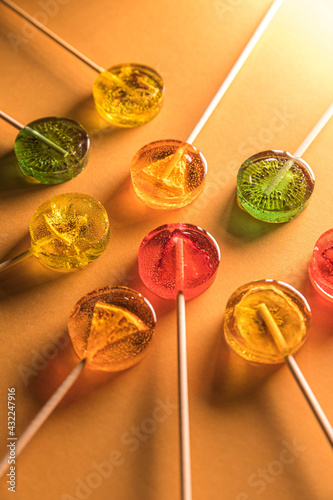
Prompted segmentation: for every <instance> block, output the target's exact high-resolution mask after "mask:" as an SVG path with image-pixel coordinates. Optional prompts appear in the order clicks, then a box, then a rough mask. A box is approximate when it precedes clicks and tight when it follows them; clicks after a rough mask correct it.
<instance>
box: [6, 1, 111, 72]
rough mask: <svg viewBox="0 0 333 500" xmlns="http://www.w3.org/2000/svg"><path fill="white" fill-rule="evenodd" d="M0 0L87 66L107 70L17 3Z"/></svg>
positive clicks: (97, 70) (100, 70) (98, 70)
mask: <svg viewBox="0 0 333 500" xmlns="http://www.w3.org/2000/svg"><path fill="white" fill-rule="evenodd" d="M0 1H1V3H3V4H4V5H6V6H7V7H9V9H11V10H13V11H14V12H16V14H18V15H19V16H21V17H23V19H25V20H26V21H28V23H30V24H32V25H33V26H35V28H37V29H39V30H40V31H42V32H43V33H45V35H47V36H48V37H50V38H52V40H54V41H55V42H57V43H58V44H59V45H61V46H62V47H63V48H64V49H66V50H68V52H71V54H73V55H74V56H75V57H77V58H78V59H80V60H81V61H82V62H84V63H85V64H87V66H89V67H90V68H92V69H93V70H95V71H96V72H97V73H102V72H103V71H105V69H104V68H102V67H101V66H99V65H98V64H96V63H95V62H94V61H92V60H91V59H89V58H88V57H87V56H85V55H84V54H82V52H79V51H78V50H77V49H75V48H74V47H72V45H70V44H69V43H67V42H66V41H65V40H63V39H62V38H61V37H60V36H58V35H56V34H55V33H53V31H51V30H50V29H48V28H47V27H46V26H44V25H43V24H42V23H40V22H39V21H37V19H34V18H33V17H32V16H30V14H28V13H27V12H25V11H24V10H23V9H21V8H20V7H19V6H18V5H16V4H15V3H13V2H11V1H10V0H0Z"/></svg>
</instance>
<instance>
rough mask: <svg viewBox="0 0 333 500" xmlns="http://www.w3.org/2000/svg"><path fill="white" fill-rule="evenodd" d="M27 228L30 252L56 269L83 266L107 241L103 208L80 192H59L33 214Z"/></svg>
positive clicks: (107, 228)
mask: <svg viewBox="0 0 333 500" xmlns="http://www.w3.org/2000/svg"><path fill="white" fill-rule="evenodd" d="M29 231H30V236H31V241H32V252H33V254H34V255H35V256H36V257H38V258H39V259H40V260H41V261H42V262H43V264H45V265H46V266H48V267H51V268H52V269H57V270H59V271H66V270H70V269H74V268H77V267H83V266H86V265H87V264H89V262H92V261H93V260H95V259H97V257H99V256H100V255H101V254H102V253H103V252H104V250H105V249H106V247H107V245H108V243H109V240H110V226H109V220H108V216H107V213H106V210H105V208H104V207H103V206H102V205H101V204H100V203H99V201H97V200H95V198H92V197H91V196H88V195H85V194H80V193H66V194H60V195H57V196H54V197H53V198H51V199H49V200H47V201H46V202H44V203H43V204H42V205H41V206H40V207H39V208H38V209H37V210H36V212H35V213H34V215H33V217H32V219H31V221H30V225H29Z"/></svg>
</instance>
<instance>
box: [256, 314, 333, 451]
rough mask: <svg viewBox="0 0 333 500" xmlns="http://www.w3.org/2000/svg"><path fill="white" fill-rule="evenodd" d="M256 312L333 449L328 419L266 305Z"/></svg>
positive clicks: (332, 433)
mask: <svg viewBox="0 0 333 500" xmlns="http://www.w3.org/2000/svg"><path fill="white" fill-rule="evenodd" d="M258 310H259V312H260V315H261V317H262V319H263V320H264V322H265V324H266V326H267V328H268V330H269V332H270V333H271V335H272V337H273V339H274V341H275V343H276V346H277V348H278V350H279V352H281V354H283V356H284V361H285V363H286V365H287V366H288V368H289V370H290V371H291V373H292V375H293V377H294V379H295V380H296V382H297V384H298V386H299V388H300V389H301V391H302V393H303V394H304V396H305V399H306V400H307V402H308V404H309V406H310V408H311V410H312V411H313V413H314V415H315V417H316V419H317V421H318V423H319V425H320V426H321V428H322V430H323V431H324V433H325V435H326V437H327V439H328V441H329V443H330V445H331V446H332V447H333V428H332V426H331V424H330V422H329V420H328V418H327V417H326V415H325V413H324V411H323V409H322V407H321V406H320V404H319V402H318V400H317V398H316V396H315V395H314V394H313V392H312V389H311V387H310V386H309V384H308V382H307V381H306V378H305V377H304V375H303V373H302V372H301V370H300V368H299V366H298V364H297V363H296V361H295V358H294V357H293V356H291V354H287V353H286V351H287V350H288V346H287V343H286V341H285V339H284V337H283V335H282V332H281V330H280V328H279V327H278V325H277V324H276V323H275V321H274V318H273V316H272V315H271V313H270V311H269V309H268V307H267V306H266V304H259V306H258Z"/></svg>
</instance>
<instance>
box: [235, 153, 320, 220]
mask: <svg viewBox="0 0 333 500" xmlns="http://www.w3.org/2000/svg"><path fill="white" fill-rule="evenodd" d="M314 183H315V178H314V175H313V172H312V170H311V168H310V166H309V165H308V164H307V163H306V162H305V161H304V160H302V159H300V158H296V157H294V156H292V155H291V154H290V153H287V152H286V151H276V150H272V151H263V152H261V153H258V154H256V155H254V156H251V157H250V158H248V159H247V160H246V161H245V162H244V163H243V165H242V166H241V168H240V169H239V171H238V175H237V201H238V204H239V206H240V207H241V208H242V209H243V210H245V211H246V212H248V213H249V214H250V215H252V216H253V217H255V218H256V219H260V220H262V221H265V222H287V221H289V220H291V219H293V218H294V217H296V216H297V215H298V214H299V213H300V212H301V211H302V210H303V209H304V208H305V206H306V205H307V203H308V201H309V198H310V196H311V194H312V192H313V189H314Z"/></svg>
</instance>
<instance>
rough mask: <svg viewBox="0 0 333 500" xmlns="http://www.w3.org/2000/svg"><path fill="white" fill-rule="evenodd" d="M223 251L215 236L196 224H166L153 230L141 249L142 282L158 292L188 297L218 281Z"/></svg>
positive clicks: (171, 295) (170, 297) (166, 295)
mask: <svg viewBox="0 0 333 500" xmlns="http://www.w3.org/2000/svg"><path fill="white" fill-rule="evenodd" d="M219 263H220V250H219V247H218V245H217V243H216V241H215V240H214V238H213V237H212V236H211V235H210V234H209V233H207V232H206V231H204V230H203V229H201V228H200V227H197V226H193V225H192V224H182V223H178V224H166V225H164V226H160V227H158V228H157V229H154V230H153V231H151V232H150V233H149V234H147V236H146V237H145V238H144V239H143V241H142V243H141V245H140V248H139V272H140V276H141V278H142V281H143V282H144V283H145V285H146V286H147V287H148V288H149V289H150V290H151V291H153V292H154V293H156V294H157V295H159V296H160V297H164V298H166V299H175V298H176V297H177V293H178V292H179V291H182V292H183V293H184V296H185V298H186V299H192V298H193V297H196V296H197V295H200V294H201V293H202V292H204V291H205V290H206V289H207V288H208V287H209V286H210V285H211V284H212V283H213V281H214V279H215V276H216V272H217V269H218V266H219Z"/></svg>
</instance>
